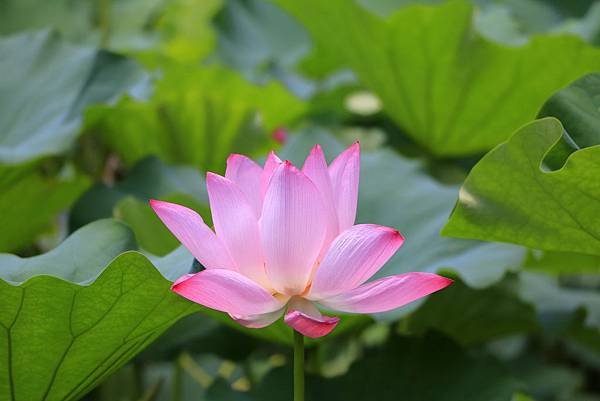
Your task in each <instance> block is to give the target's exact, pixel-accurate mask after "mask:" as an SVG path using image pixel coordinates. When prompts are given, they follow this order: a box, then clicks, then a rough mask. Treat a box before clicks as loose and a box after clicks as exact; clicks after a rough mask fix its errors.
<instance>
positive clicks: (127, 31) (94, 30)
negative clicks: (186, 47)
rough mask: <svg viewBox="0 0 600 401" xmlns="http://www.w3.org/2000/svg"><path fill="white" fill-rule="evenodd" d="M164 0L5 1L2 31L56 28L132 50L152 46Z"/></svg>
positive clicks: (81, 38)
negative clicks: (103, 0)
mask: <svg viewBox="0 0 600 401" xmlns="http://www.w3.org/2000/svg"><path fill="white" fill-rule="evenodd" d="M163 3H165V1H164V0H111V1H109V2H106V3H98V2H94V1H71V0H52V1H46V0H5V1H3V2H2V3H0V34H8V33H16V32H20V31H27V30H32V29H47V28H51V29H55V30H57V31H59V32H60V33H61V34H62V35H64V36H65V37H66V38H68V39H69V40H71V41H77V42H83V43H89V44H92V45H100V44H102V45H103V46H105V47H109V48H111V49H120V50H131V49H139V48H145V47H148V46H150V45H151V44H152V43H153V39H154V37H153V35H152V34H151V32H149V30H148V29H147V28H148V25H149V24H150V23H151V22H152V19H153V18H155V14H157V12H159V11H160V9H161V7H162V6H163Z"/></svg>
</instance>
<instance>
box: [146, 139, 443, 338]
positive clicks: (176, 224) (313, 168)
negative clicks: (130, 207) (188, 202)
mask: <svg viewBox="0 0 600 401" xmlns="http://www.w3.org/2000/svg"><path fill="white" fill-rule="evenodd" d="M359 157H360V150H359V145H358V143H356V144H354V145H353V146H351V147H350V148H348V149H347V150H346V151H344V152H343V153H342V154H340V155H339V156H338V157H337V158H336V159H335V160H334V161H333V162H332V163H331V165H330V166H329V167H328V166H327V163H326V161H325V156H324V154H323V151H322V150H321V147H320V146H319V145H316V146H315V147H314V148H313V149H312V151H311V152H310V154H309V155H308V157H307V159H306V161H305V162H304V166H303V168H302V170H299V169H297V168H296V167H294V166H293V165H292V163H290V162H289V161H284V162H282V161H281V160H280V159H279V158H278V157H277V156H276V155H275V153H273V152H271V154H270V155H269V156H268V158H267V161H266V163H265V166H264V167H263V168H261V167H260V166H259V165H258V164H256V163H255V162H253V161H252V160H250V159H248V158H247V157H245V156H241V155H237V154H233V155H231V156H230V157H229V159H228V160H227V170H226V173H225V177H222V176H220V175H217V174H213V173H208V174H207V179H206V181H207V188H208V196H209V200H210V207H211V212H212V217H213V221H214V226H215V231H214V232H213V231H212V230H211V229H210V228H209V227H208V226H207V225H206V224H204V222H203V221H202V218H201V217H200V216H199V215H198V214H197V213H196V212H194V211H192V210H190V209H187V208H185V207H183V206H179V205H176V204H172V203H167V202H161V201H155V200H153V201H151V205H152V208H153V209H154V211H155V212H156V214H158V216H159V217H160V219H161V220H162V221H163V223H164V224H165V225H166V226H167V227H168V228H169V230H171V232H172V233H173V234H174V235H175V236H176V237H177V238H178V239H179V241H181V242H182V243H183V245H185V246H186V247H187V248H188V249H189V250H190V252H191V253H192V254H193V255H194V257H195V258H196V259H197V260H198V261H199V262H200V263H202V265H204V267H205V268H206V270H204V271H202V272H200V273H197V274H188V275H186V276H184V277H181V278H180V279H178V280H177V281H176V282H175V283H174V284H173V291H175V292H176V293H178V294H180V295H181V296H183V297H185V298H187V299H189V300H191V301H193V302H196V303H199V304H201V305H204V306H206V307H209V308H212V309H216V310H219V311H223V312H227V313H228V314H229V315H230V316H231V317H232V318H233V319H234V320H236V321H237V322H239V323H240V324H242V325H244V326H247V327H252V328H260V327H265V326H268V325H269V324H271V323H273V322H275V321H276V320H277V319H279V318H280V317H281V316H282V315H283V314H284V313H285V318H284V321H285V323H287V324H288V325H289V326H291V327H292V328H293V329H294V330H296V331H298V332H300V333H302V334H304V335H305V336H308V337H312V338H316V337H321V336H324V335H327V334H328V333H330V332H331V331H332V330H333V329H334V328H335V326H336V325H337V324H338V322H339V318H337V317H328V316H324V315H322V314H321V312H320V311H319V308H318V307H317V305H321V306H322V307H325V308H327V309H331V310H336V311H340V312H351V313H376V312H384V311H388V310H391V309H395V308H398V307H400V306H402V305H405V304H407V303H409V302H412V301H414V300H416V299H418V298H421V297H423V296H426V295H428V294H431V293H432V292H435V291H438V290H440V289H442V288H444V287H446V286H448V285H450V284H451V283H452V280H450V279H447V278H444V277H441V276H438V275H436V274H432V273H421V272H415V273H406V274H400V275H397V276H390V277H385V278H382V279H379V280H375V281H372V282H369V283H366V282H367V280H369V279H370V278H371V277H372V276H373V275H374V274H375V273H377V271H378V270H379V269H380V268H381V267H382V266H383V264H384V263H386V262H387V261H388V259H389V258H390V257H391V256H392V255H394V253H395V252H396V250H398V248H399V247H400V246H401V245H402V243H403V241H404V238H403V237H402V235H401V234H400V233H399V232H398V231H396V230H394V229H392V228H388V227H383V226H378V225H375V224H358V225H354V219H355V216H356V205H357V199H358V179H359V169H360V168H359V163H360V160H359Z"/></svg>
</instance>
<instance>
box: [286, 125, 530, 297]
mask: <svg viewBox="0 0 600 401" xmlns="http://www.w3.org/2000/svg"><path fill="white" fill-rule="evenodd" d="M315 143H320V144H321V145H322V146H323V147H324V149H325V150H326V153H327V154H328V155H329V156H333V155H336V154H337V153H339V152H340V150H341V149H342V147H341V146H340V144H339V142H337V141H336V140H335V139H333V138H332V137H331V136H330V135H327V134H326V133H324V132H322V131H318V130H312V131H308V130H307V131H305V132H302V133H300V134H298V135H295V136H292V138H291V139H290V142H289V144H288V145H287V146H286V147H285V148H284V149H283V151H282V155H281V156H282V157H285V158H290V159H292V160H293V161H295V162H296V163H299V164H300V165H302V163H303V158H304V157H306V155H307V154H308V151H309V150H310V148H311V147H312V146H313V145H314V144H315ZM422 167H423V166H422V164H421V163H420V162H419V161H417V160H409V159H406V158H403V157H401V156H399V155H398V154H396V153H394V152H392V151H390V150H388V149H383V150H377V151H374V152H366V151H363V153H362V155H361V177H360V181H361V183H360V192H359V200H358V216H357V221H358V222H360V223H376V224H382V225H386V226H391V227H394V228H396V229H398V230H400V232H402V233H403V235H404V236H405V242H404V245H403V246H402V248H400V250H399V251H398V252H397V253H396V255H395V256H394V257H393V258H392V259H391V260H390V261H389V262H388V263H387V264H386V265H385V266H384V267H383V269H382V270H381V271H380V272H379V273H378V275H377V276H378V277H381V276H387V275H391V274H400V273H405V272H408V271H440V270H443V269H451V270H453V271H455V272H456V273H458V275H459V276H460V277H461V278H462V279H463V280H464V281H465V282H466V283H467V284H468V285H469V286H472V287H479V288H481V287H487V286H489V285H491V284H493V283H495V282H497V281H498V280H500V279H501V278H502V277H503V275H504V274H505V272H506V271H507V270H512V269H516V268H518V267H519V266H520V265H521V263H522V260H523V259H524V256H525V251H524V250H523V249H522V248H519V247H514V246H505V245H503V244H490V243H482V242H478V241H466V240H455V239H448V238H443V237H440V236H439V234H438V232H439V230H440V228H441V227H442V226H443V225H444V223H445V222H446V221H447V217H448V214H449V213H450V211H451V210H452V207H453V205H454V201H455V199H456V194H457V192H458V188H457V187H454V186H446V185H443V184H440V183H439V182H437V181H435V180H434V179H432V178H431V177H429V176H428V175H427V174H426V173H425V172H424V171H423V169H422Z"/></svg>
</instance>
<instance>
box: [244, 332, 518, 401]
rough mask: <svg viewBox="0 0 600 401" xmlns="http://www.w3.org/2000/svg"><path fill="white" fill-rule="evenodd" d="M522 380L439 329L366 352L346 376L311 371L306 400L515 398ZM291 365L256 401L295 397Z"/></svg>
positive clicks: (267, 382) (273, 376) (265, 384)
mask: <svg viewBox="0 0 600 401" xmlns="http://www.w3.org/2000/svg"><path fill="white" fill-rule="evenodd" d="M518 388H519V383H518V382H517V380H515V379H514V378H513V377H511V376H510V374H509V373H508V372H507V371H506V369H505V368H504V367H503V366H502V365H501V364H500V363H498V362H497V361H496V360H494V359H492V358H489V357H486V356H471V355H469V354H468V353H467V352H466V351H465V350H464V349H462V348H461V347H460V346H458V345H457V344H456V343H454V342H453V341H451V340H449V339H448V338H446V337H444V336H442V335H441V334H438V333H428V334H426V335H425V336H423V337H399V336H394V337H392V339H391V340H390V341H389V342H388V343H386V344H385V345H384V346H380V347H374V348H372V349H368V350H366V352H365V357H364V358H363V359H361V360H359V361H357V362H356V363H355V364H353V365H352V367H351V368H350V371H349V372H348V373H347V374H345V375H344V376H340V377H336V378H333V379H328V380H327V379H323V378H321V377H317V376H312V375H309V376H308V377H307V383H306V392H307V393H306V400H307V401H317V400H323V399H327V400H332V401H338V400H344V401H354V400H357V401H358V400H361V401H362V400H378V401H392V400H393V401H396V400H399V399H400V400H403V401H423V400H427V401H456V400H461V401H510V400H511V397H512V395H513V393H514V392H516V391H517V389H518ZM291 389H292V372H291V369H285V368H284V369H277V370H274V371H273V372H271V373H270V374H269V375H268V376H267V377H266V378H265V379H264V380H263V381H261V382H260V383H259V385H258V388H257V389H256V390H254V391H252V392H251V395H253V398H252V399H254V400H256V401H258V400H271V401H280V400H281V401H283V400H289V399H290V394H291Z"/></svg>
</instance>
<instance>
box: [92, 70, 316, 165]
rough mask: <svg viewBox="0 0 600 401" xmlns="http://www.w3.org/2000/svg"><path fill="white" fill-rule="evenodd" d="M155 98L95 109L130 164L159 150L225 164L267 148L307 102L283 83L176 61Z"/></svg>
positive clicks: (101, 127)
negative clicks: (259, 82) (253, 80)
mask: <svg viewBox="0 0 600 401" xmlns="http://www.w3.org/2000/svg"><path fill="white" fill-rule="evenodd" d="M164 74H165V76H164V78H163V79H161V80H160V81H159V82H158V83H157V87H156V89H155V94H154V96H153V97H152V99H151V100H150V101H149V102H138V101H134V100H129V99H127V100H124V101H122V102H120V103H119V104H118V105H116V106H114V107H101V108H100V107H99V108H95V109H94V110H91V112H90V113H89V120H88V122H89V124H88V126H89V130H90V131H93V132H97V133H98V134H100V135H101V136H102V138H103V140H104V141H105V142H106V144H107V145H108V146H109V147H110V148H112V149H114V150H116V151H117V152H118V153H119V155H120V156H121V157H122V158H123V160H124V161H125V162H126V163H127V164H133V163H134V162H135V161H137V160H139V159H141V158H143V157H145V156H147V155H158V156H159V157H160V158H161V159H163V160H164V161H167V162H171V163H184V164H190V165H193V166H195V167H198V168H201V169H203V170H205V171H206V170H212V171H224V168H225V160H226V158H227V156H228V155H229V153H232V152H244V153H248V152H252V151H256V150H257V149H260V150H261V151H262V152H265V151H266V150H267V149H268V148H269V144H270V143H271V139H270V136H269V135H270V131H271V130H273V129H275V128H277V127H278V126H280V125H285V124H287V123H290V122H292V121H293V120H294V119H295V118H297V117H298V116H299V115H300V114H301V113H302V112H303V111H304V107H305V106H304V104H303V103H302V102H301V101H300V100H299V99H297V98H295V97H294V96H292V95H291V94H289V93H288V92H286V91H285V90H284V89H283V88H282V87H281V86H279V85H277V84H275V83H271V84H268V85H264V86H255V85H252V84H250V83H248V82H246V81H245V80H244V79H243V78H241V77H240V76H238V75H236V74H235V73H233V72H231V71H229V70H225V69H223V68H219V67H205V68H198V67H196V66H193V67H183V66H175V65H171V67H169V68H168V69H167V70H166V71H165V72H164Z"/></svg>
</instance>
